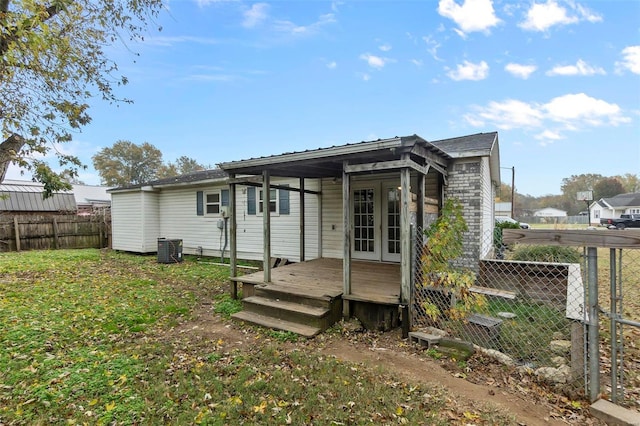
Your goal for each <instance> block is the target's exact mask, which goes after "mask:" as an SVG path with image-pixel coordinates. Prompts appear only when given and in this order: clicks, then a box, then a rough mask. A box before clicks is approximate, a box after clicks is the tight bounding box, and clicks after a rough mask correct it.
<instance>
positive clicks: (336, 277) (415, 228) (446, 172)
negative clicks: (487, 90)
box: [109, 132, 500, 335]
mask: <svg viewBox="0 0 640 426" xmlns="http://www.w3.org/2000/svg"><path fill="white" fill-rule="evenodd" d="M499 166H500V164H499V145H498V134H497V133H496V132H493V133H480V134H475V135H468V136H463V137H458V138H451V139H443V140H439V141H434V142H428V141H426V140H424V139H422V138H421V137H419V136H417V135H411V136H406V137H394V138H389V139H378V140H374V141H363V142H358V143H351V144H346V145H339V146H333V147H329V148H319V149H314V150H307V151H299V152H290V153H285V154H277V155H272V156H267V157H260V158H252V159H246V160H239V161H232V162H226V163H222V164H220V165H219V168H218V169H213V170H205V171H200V172H195V173H191V174H187V175H182V176H177V177H174V178H168V179H161V180H156V181H153V182H147V183H144V184H142V185H133V186H128V187H121V188H115V189H111V190H109V193H110V194H111V197H112V205H111V213H112V232H113V239H112V247H113V248H114V249H116V250H123V251H132V252H139V253H154V252H156V251H158V244H159V241H158V239H162V238H166V239H180V240H182V244H183V246H182V249H183V252H184V253H185V254H197V255H204V256H213V257H216V256H222V257H224V256H228V257H229V258H230V260H231V280H232V283H233V284H234V285H233V286H232V289H233V290H232V291H233V292H234V295H235V294H236V292H237V286H236V285H237V283H242V290H243V297H244V299H243V303H245V304H249V303H251V302H252V301H254V302H255V303H258V300H259V298H260V296H259V294H260V293H261V292H262V291H265V290H264V289H263V284H264V283H270V284H273V283H279V284H278V285H281V286H285V287H286V286H287V285H289V284H290V285H291V286H293V289H292V288H291V286H289V287H288V289H287V290H286V291H284V293H279V296H278V297H275V296H274V297H273V298H272V299H269V300H270V301H268V302H264V298H263V300H262V301H261V303H267V304H271V305H273V304H274V303H275V304H278V303H283V302H282V301H283V300H287V298H292V297H293V296H291V293H292V292H293V293H300V292H303V293H305V297H306V298H307V299H309V298H311V299H313V298H314V297H317V298H320V299H322V300H323V303H324V301H325V299H326V301H327V303H329V304H330V306H328V307H327V309H328V311H329V312H330V315H328V317H326V318H324V319H323V321H325V322H326V324H324V325H321V326H320V327H319V328H320V329H321V328H323V327H324V328H326V327H325V326H326V325H330V324H329V323H331V322H332V321H333V322H335V320H336V319H337V317H338V316H340V315H342V314H346V315H351V314H352V313H356V314H357V315H359V318H360V317H366V316H369V317H375V316H378V317H379V318H389V317H393V312H394V310H395V311H396V312H397V310H398V306H401V305H404V306H406V304H407V303H408V298H409V290H408V286H409V280H410V275H411V270H410V268H411V259H410V257H411V255H410V253H411V250H412V247H411V233H412V232H413V233H416V232H422V230H423V229H424V228H425V227H426V226H428V224H429V223H431V221H433V220H434V219H435V218H436V217H437V215H438V212H439V211H440V208H441V206H442V203H443V201H444V199H445V198H446V197H456V198H458V199H459V200H461V202H462V203H463V204H464V207H465V209H464V215H465V219H466V221H467V225H468V228H469V231H468V233H467V235H468V241H467V244H466V245H465V255H464V259H462V260H461V261H460V263H461V266H467V267H470V268H477V265H478V259H480V258H482V257H485V256H490V255H491V254H492V252H493V245H492V244H491V241H492V235H493V225H494V221H493V216H494V202H493V200H494V197H495V193H496V189H497V188H498V187H499V183H500V176H499V170H500V167H499ZM344 206H346V208H345V207H344ZM238 259H249V260H258V261H262V262H263V271H261V272H259V273H257V275H256V274H245V275H240V274H238V268H237V261H238ZM274 259H286V260H287V262H284V263H291V264H290V265H286V266H279V267H277V268H273V264H274ZM282 277H284V278H282ZM363 277H367V278H366V279H363ZM352 278H353V279H352ZM283 280H284V281H283ZM285 281H288V284H286V283H285ZM364 281H366V283H365V282H364ZM285 284H286V285H285ZM271 288H272V289H273V287H271ZM316 293H317V294H316ZM314 294H315V296H314ZM296 297H297V296H296ZM274 300H278V302H274ZM314 303H315V302H314ZM338 305H339V306H338ZM316 308H317V307H316ZM316 308H313V309H316ZM256 309H258V308H256ZM260 309H267V308H264V307H260ZM310 309H311V310H312V311H313V309H312V308H306V310H305V311H308V310H310ZM267 310H268V309H267ZM245 315H246V313H245ZM282 315H284V316H290V315H291V314H290V313H287V314H282ZM262 316H263V317H264V315H262ZM369 319H372V318H369ZM375 320H376V318H373V323H375V322H376V321H375ZM279 321H280V322H279V323H278V324H279V326H278V327H279V328H285V327H284V326H282V321H281V320H279ZM296 330H298V331H299V328H297V329H296ZM316 332H317V328H315V329H313V330H307V331H305V332H303V333H301V334H305V333H308V334H309V335H313V334H314V333H316Z"/></svg>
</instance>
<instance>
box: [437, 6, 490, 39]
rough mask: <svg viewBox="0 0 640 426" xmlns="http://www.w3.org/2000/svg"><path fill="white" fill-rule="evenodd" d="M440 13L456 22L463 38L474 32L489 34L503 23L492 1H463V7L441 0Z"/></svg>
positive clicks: (458, 31)
mask: <svg viewBox="0 0 640 426" xmlns="http://www.w3.org/2000/svg"><path fill="white" fill-rule="evenodd" d="M438 13H439V14H440V15H442V16H444V17H445V18H449V19H451V20H452V21H453V22H455V23H456V25H458V27H459V28H460V30H457V31H456V32H457V33H458V34H460V35H461V36H463V37H464V36H465V34H467V33H471V32H474V31H481V32H484V33H488V32H489V29H490V28H491V27H495V26H496V25H498V24H499V23H500V22H501V21H500V19H498V17H497V16H496V14H495V12H494V10H493V2H492V1H491V0H463V2H462V5H459V4H458V3H456V1H455V0H440V2H439V3H438Z"/></svg>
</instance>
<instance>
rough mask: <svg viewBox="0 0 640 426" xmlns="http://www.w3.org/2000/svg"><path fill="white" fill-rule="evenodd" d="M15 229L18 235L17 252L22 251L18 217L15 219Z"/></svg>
mask: <svg viewBox="0 0 640 426" xmlns="http://www.w3.org/2000/svg"><path fill="white" fill-rule="evenodd" d="M13 227H14V228H15V235H16V251H20V227H19V224H18V217H17V216H14V217H13Z"/></svg>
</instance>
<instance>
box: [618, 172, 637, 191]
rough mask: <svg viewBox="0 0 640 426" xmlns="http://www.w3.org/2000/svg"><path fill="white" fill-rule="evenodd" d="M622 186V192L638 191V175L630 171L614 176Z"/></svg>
mask: <svg viewBox="0 0 640 426" xmlns="http://www.w3.org/2000/svg"><path fill="white" fill-rule="evenodd" d="M615 177H616V178H617V179H618V180H619V181H620V183H621V184H622V187H623V188H624V192H625V193H626V192H640V177H638V175H634V174H632V173H625V174H624V175H622V176H615Z"/></svg>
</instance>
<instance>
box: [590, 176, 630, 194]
mask: <svg viewBox="0 0 640 426" xmlns="http://www.w3.org/2000/svg"><path fill="white" fill-rule="evenodd" d="M593 192H594V194H593V198H595V199H596V200H599V199H600V198H609V197H613V196H614V195H618V194H622V193H624V188H623V187H622V184H621V183H620V181H619V180H618V179H617V178H615V177H612V178H604V179H601V180H600V181H598V183H596V184H595V185H594V187H593Z"/></svg>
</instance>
